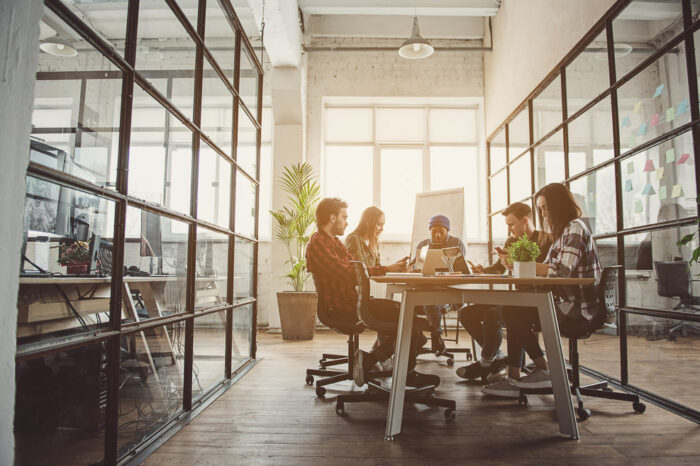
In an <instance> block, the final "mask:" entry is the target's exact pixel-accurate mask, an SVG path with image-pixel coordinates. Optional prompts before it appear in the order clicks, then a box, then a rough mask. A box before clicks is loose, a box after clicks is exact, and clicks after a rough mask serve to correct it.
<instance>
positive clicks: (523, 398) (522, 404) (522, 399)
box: [518, 393, 527, 406]
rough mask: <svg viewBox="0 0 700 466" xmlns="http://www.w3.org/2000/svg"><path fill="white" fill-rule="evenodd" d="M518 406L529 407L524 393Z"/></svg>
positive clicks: (519, 398)
mask: <svg viewBox="0 0 700 466" xmlns="http://www.w3.org/2000/svg"><path fill="white" fill-rule="evenodd" d="M518 404H519V405H520V406H527V395H526V394H524V393H521V394H520V396H518Z"/></svg>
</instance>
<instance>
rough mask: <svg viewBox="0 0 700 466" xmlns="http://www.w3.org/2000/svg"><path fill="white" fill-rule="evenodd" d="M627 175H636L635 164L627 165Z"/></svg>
mask: <svg viewBox="0 0 700 466" xmlns="http://www.w3.org/2000/svg"><path fill="white" fill-rule="evenodd" d="M627 173H629V174H630V175H631V174H632V173H634V162H630V163H628V164H627Z"/></svg>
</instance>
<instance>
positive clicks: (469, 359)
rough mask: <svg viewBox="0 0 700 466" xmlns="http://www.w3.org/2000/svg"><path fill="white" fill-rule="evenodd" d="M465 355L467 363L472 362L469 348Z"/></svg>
mask: <svg viewBox="0 0 700 466" xmlns="http://www.w3.org/2000/svg"><path fill="white" fill-rule="evenodd" d="M465 354H466V357H467V361H471V360H472V352H471V351H469V348H467V352H466V353H465Z"/></svg>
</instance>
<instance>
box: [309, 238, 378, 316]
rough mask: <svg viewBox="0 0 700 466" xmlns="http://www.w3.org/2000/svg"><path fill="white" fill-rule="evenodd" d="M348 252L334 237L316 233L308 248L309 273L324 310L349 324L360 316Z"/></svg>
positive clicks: (372, 272)
mask: <svg viewBox="0 0 700 466" xmlns="http://www.w3.org/2000/svg"><path fill="white" fill-rule="evenodd" d="M351 260H355V259H353V257H352V255H351V254H350V252H348V250H347V248H346V247H345V246H344V245H343V243H341V242H340V240H339V239H338V238H336V237H335V236H330V235H328V234H327V233H326V232H324V231H317V232H316V233H314V234H313V235H312V236H311V240H310V241H309V245H308V246H307V248H306V270H307V271H309V272H310V273H311V274H312V275H313V277H314V284H315V285H316V292H317V293H318V299H319V303H320V304H321V306H323V307H325V308H326V309H327V310H330V311H333V312H335V313H337V314H344V315H347V317H348V320H352V319H354V318H355V317H356V316H357V291H356V290H355V269H354V267H353V265H352V264H351V263H350V261H351ZM367 273H369V275H370V276H372V275H385V274H386V267H384V266H381V265H378V266H374V267H367Z"/></svg>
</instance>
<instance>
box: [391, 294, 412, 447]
mask: <svg viewBox="0 0 700 466" xmlns="http://www.w3.org/2000/svg"><path fill="white" fill-rule="evenodd" d="M387 293H388V290H387ZM402 298H403V299H402V300H401V314H400V316H399V326H398V332H397V334H396V351H395V353H396V360H395V362H394V371H393V373H392V377H391V396H390V397H389V412H388V413H387V416H386V432H385V434H384V439H385V440H393V439H394V436H395V435H397V434H399V433H401V419H402V418H403V402H404V398H405V395H406V376H407V375H408V358H409V355H410V351H411V334H412V333H413V308H414V307H415V306H414V305H413V294H412V292H411V291H404V292H403V296H402Z"/></svg>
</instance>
